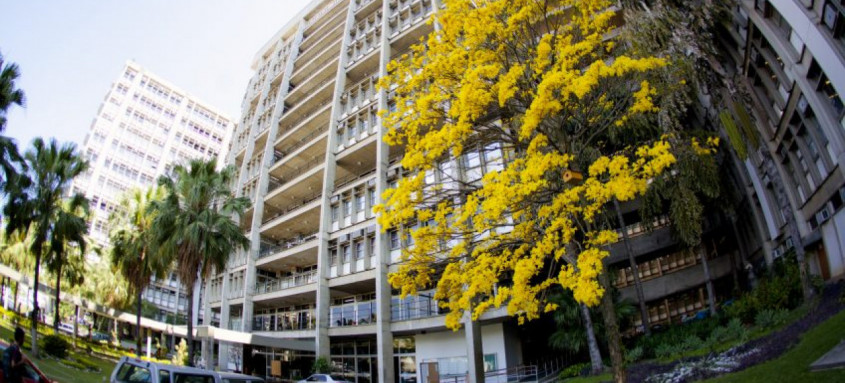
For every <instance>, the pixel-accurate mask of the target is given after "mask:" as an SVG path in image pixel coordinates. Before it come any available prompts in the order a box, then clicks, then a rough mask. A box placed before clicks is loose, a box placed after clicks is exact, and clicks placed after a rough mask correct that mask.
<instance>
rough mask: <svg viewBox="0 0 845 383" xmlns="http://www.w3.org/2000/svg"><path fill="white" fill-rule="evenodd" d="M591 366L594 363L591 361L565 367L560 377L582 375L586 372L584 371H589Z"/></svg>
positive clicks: (566, 377)
mask: <svg viewBox="0 0 845 383" xmlns="http://www.w3.org/2000/svg"><path fill="white" fill-rule="evenodd" d="M591 367H592V365H591V364H590V363H578V364H573V365H571V366H569V367H567V368H564V369H563V371H561V372H560V374H559V375H558V379H568V378H574V377H576V376H581V375H583V374H584V371H589V370H590V368H591Z"/></svg>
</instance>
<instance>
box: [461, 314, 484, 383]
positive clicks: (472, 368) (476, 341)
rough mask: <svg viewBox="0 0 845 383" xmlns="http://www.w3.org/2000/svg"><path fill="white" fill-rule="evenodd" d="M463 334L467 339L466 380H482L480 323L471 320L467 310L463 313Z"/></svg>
mask: <svg viewBox="0 0 845 383" xmlns="http://www.w3.org/2000/svg"><path fill="white" fill-rule="evenodd" d="M464 334H465V335H466V340H467V368H468V369H469V376H468V380H467V381H468V382H471V383H483V382H484V349H483V348H482V346H481V324H479V323H478V321H474V320H472V314H471V313H470V312H469V311H468V312H466V313H465V314H464Z"/></svg>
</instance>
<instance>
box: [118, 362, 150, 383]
mask: <svg viewBox="0 0 845 383" xmlns="http://www.w3.org/2000/svg"><path fill="white" fill-rule="evenodd" d="M116 378H117V381H118V382H120V383H147V382H150V381H152V379H151V376H150V370H148V369H146V368H143V367H140V366H135V365H132V364H128V363H124V364H123V365H122V366H120V370H118V371H117V375H116Z"/></svg>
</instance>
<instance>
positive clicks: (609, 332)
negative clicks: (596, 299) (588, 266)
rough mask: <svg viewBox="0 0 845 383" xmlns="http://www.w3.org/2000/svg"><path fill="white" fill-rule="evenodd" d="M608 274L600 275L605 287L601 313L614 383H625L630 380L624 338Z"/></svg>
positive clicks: (605, 272) (600, 281)
mask: <svg viewBox="0 0 845 383" xmlns="http://www.w3.org/2000/svg"><path fill="white" fill-rule="evenodd" d="M607 272H608V270H605V271H604V272H602V273H601V274H599V283H601V285H602V287H604V294H603V295H602V297H601V312H602V318H603V319H604V331H605V335H606V336H607V350H608V352H609V353H610V362H611V366H612V367H613V381H614V382H616V383H625V382H627V380H628V378H627V376H626V373H625V366H624V363H625V361H624V359H623V358H622V337H621V336H620V335H619V323H618V322H617V320H616V308H615V307H613V294H612V291H613V286H611V285H610V278H609V277H608V276H607Z"/></svg>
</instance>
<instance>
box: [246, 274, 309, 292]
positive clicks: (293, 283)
mask: <svg viewBox="0 0 845 383" xmlns="http://www.w3.org/2000/svg"><path fill="white" fill-rule="evenodd" d="M316 282H317V270H311V271H306V272H303V273H296V274H291V275H289V276H286V277H282V278H278V279H271V280H265V281H261V282H258V283H256V284H255V293H256V294H266V293H272V292H276V291H281V290H285V289H290V288H293V287H299V286H305V285H308V284H311V283H316Z"/></svg>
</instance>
